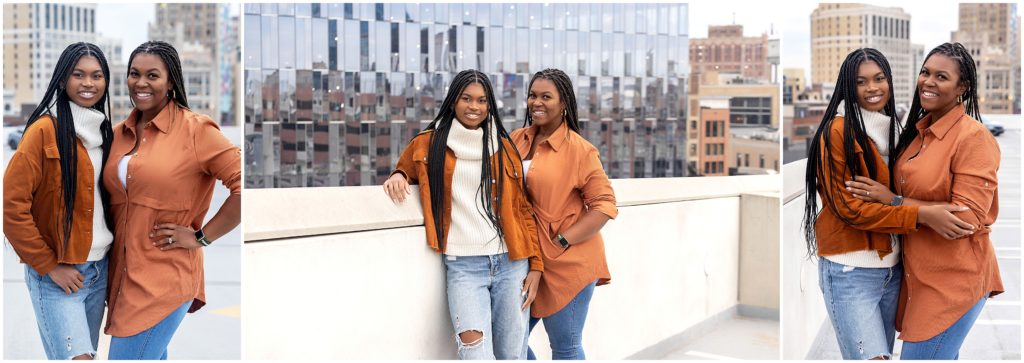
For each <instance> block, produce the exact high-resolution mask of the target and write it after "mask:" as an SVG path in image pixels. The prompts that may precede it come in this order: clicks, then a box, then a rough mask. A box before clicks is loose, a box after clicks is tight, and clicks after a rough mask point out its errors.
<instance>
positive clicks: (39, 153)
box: [4, 115, 97, 275]
mask: <svg viewBox="0 0 1024 363" xmlns="http://www.w3.org/2000/svg"><path fill="white" fill-rule="evenodd" d="M54 122H56V120H54V119H53V117H51V116H49V115H46V116H43V117H40V118H39V119H38V120H36V122H35V123H33V124H32V127H29V128H28V130H26V131H25V135H24V136H22V138H21V144H19V145H18V150H17V151H15V152H14V155H13V156H12V157H11V161H10V163H9V164H8V165H7V170H6V171H5V172H4V234H5V235H6V236H7V239H8V240H10V241H11V247H13V248H14V251H15V252H16V253H17V254H18V257H19V258H20V259H21V261H22V262H24V263H27V264H28V265H29V266H32V268H33V269H35V270H36V272H37V273H39V274H40V275H46V274H47V273H49V272H50V271H53V269H54V268H56V267H57V265H58V264H62V263H64V264H81V263H85V262H86V259H87V258H88V257H89V248H91V247H92V222H93V220H92V219H93V206H94V204H93V203H95V202H97V201H94V200H93V199H94V198H93V195H94V193H93V188H96V187H97V186H96V185H93V184H94V182H93V168H92V163H91V162H90V161H89V153H88V151H87V150H86V149H85V147H84V146H82V142H81V141H78V138H75V140H76V145H77V147H78V174H79V175H78V183H77V184H78V185H77V186H76V188H78V193H76V194H75V210H74V211H73V213H74V222H73V223H72V225H71V231H70V233H71V238H70V239H69V240H68V243H67V245H66V246H65V244H64V239H63V238H62V234H61V230H62V229H63V216H64V211H63V208H62V206H63V202H61V201H62V200H63V195H62V192H61V190H62V189H61V171H60V154H59V153H58V151H57V134H56V129H55V128H54V125H53V123H54Z"/></svg>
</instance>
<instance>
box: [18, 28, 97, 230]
mask: <svg viewBox="0 0 1024 363" xmlns="http://www.w3.org/2000/svg"><path fill="white" fill-rule="evenodd" d="M83 57H93V58H96V60H97V61H98V62H99V64H100V70H101V71H102V72H103V78H104V80H105V81H106V82H107V87H104V89H103V95H101V96H100V99H99V102H96V104H95V105H93V106H92V108H93V109H95V110H97V111H100V112H102V113H103V116H104V117H103V122H102V123H100V135H102V137H103V144H102V146H101V148H102V150H103V161H102V163H101V164H100V165H105V164H106V163H107V157H108V156H109V155H110V144H111V142H112V141H113V140H114V132H113V129H112V127H111V124H110V114H109V110H110V108H111V107H110V98H109V97H107V96H108V95H109V91H108V90H109V89H110V87H109V85H110V67H109V66H107V58H106V57H105V56H104V55H103V52H102V51H101V50H100V48H99V47H97V46H96V45H95V44H91V43H85V42H79V43H74V44H71V45H69V46H68V47H67V48H64V52H62V53H61V54H60V58H58V59H57V64H56V65H55V66H54V67H53V75H52V76H51V77H50V83H49V85H47V86H46V92H44V93H43V99H42V100H40V101H39V106H36V109H35V110H34V111H32V114H31V115H30V116H29V117H28V122H26V124H25V130H26V131H28V129H29V128H30V127H32V124H34V123H35V122H36V121H38V120H39V118H40V117H41V116H43V115H50V116H51V117H53V116H55V118H56V119H57V121H56V122H54V124H53V128H54V131H55V134H56V139H57V152H58V153H59V155H60V184H61V194H60V196H61V198H62V199H63V201H62V203H61V207H62V208H63V213H64V216H63V219H62V222H63V223H61V226H60V228H59V229H58V231H59V233H60V235H61V239H62V240H63V243H64V248H65V250H66V249H67V244H68V241H69V240H70V239H71V233H70V231H71V226H72V222H74V214H75V213H74V210H75V198H76V196H77V194H78V193H77V186H78V136H77V135H76V133H75V121H74V117H73V116H72V114H71V104H70V102H71V99H70V98H69V97H68V91H67V90H66V87H67V81H68V78H70V77H71V73H72V72H73V71H74V69H75V66H76V65H78V61H79V60H81V59H82V58H83ZM52 107H56V108H57V110H56V115H54V114H55V113H54V110H53V109H52ZM100 173H101V176H100V180H102V179H103V176H102V173H103V170H102V168H101V169H100ZM97 187H98V188H99V190H100V200H101V203H102V204H103V211H104V220H105V221H106V223H107V227H108V228H110V230H111V231H113V230H114V228H113V226H114V224H113V215H112V214H111V213H109V212H108V211H109V210H110V193H109V192H107V189H106V188H105V187H104V186H103V183H99V185H98V186H97Z"/></svg>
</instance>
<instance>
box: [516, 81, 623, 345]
mask: <svg viewBox="0 0 1024 363" xmlns="http://www.w3.org/2000/svg"><path fill="white" fill-rule="evenodd" d="M527 89H528V90H529V94H528V95H527V107H528V109H529V112H527V114H526V120H525V121H524V128H520V129H518V130H515V131H514V132H512V140H513V142H515V145H516V149H518V150H519V153H520V155H525V157H524V158H523V159H524V160H525V161H524V162H523V167H524V168H525V169H526V172H525V176H526V185H527V186H528V191H529V193H530V197H531V198H530V200H531V201H532V202H533V207H534V212H535V214H536V217H537V223H538V226H537V227H538V228H537V231H538V233H539V235H538V238H539V240H540V250H541V256H542V258H543V259H544V266H545V270H544V278H542V279H541V282H540V289H539V290H538V291H537V300H536V301H534V303H533V307H532V309H533V310H532V312H531V314H532V315H533V316H532V318H531V319H530V330H533V327H534V326H535V325H536V324H537V322H538V321H540V319H541V318H543V319H544V329H545V330H546V331H547V333H548V340H549V342H550V345H551V358H552V359H586V354H584V352H583V325H584V323H585V322H586V320H587V311H588V310H589V308H590V299H591V297H592V296H593V294H594V287H595V286H600V285H604V284H607V283H609V282H611V274H610V273H609V271H608V263H607V261H605V255H604V240H603V239H602V238H601V233H600V231H601V228H602V227H604V225H605V223H607V222H608V220H609V219H612V218H615V216H616V215H618V209H617V208H616V206H615V192H614V191H613V190H612V186H611V183H610V182H609V181H608V176H607V175H605V172H604V167H603V166H602V165H601V157H600V155H599V154H598V151H597V148H595V147H594V145H592V144H590V142H588V141H587V140H586V139H584V138H583V136H581V135H580V124H579V116H578V113H577V108H576V93H575V92H574V91H573V86H572V81H571V80H570V79H569V76H568V75H566V74H565V72H562V71H561V70H558V69H545V70H543V71H540V72H537V73H536V74H534V75H533V77H532V78H531V79H530V83H529V86H528V88H527ZM525 126H529V127H525ZM529 353H530V359H535V357H534V355H533V351H532V350H531V351H530V352H529Z"/></svg>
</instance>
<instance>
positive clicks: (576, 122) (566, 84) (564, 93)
mask: <svg viewBox="0 0 1024 363" xmlns="http://www.w3.org/2000/svg"><path fill="white" fill-rule="evenodd" d="M538 79H546V80H549V81H551V83H554V84H555V89H557V90H558V97H559V98H561V99H562V103H563V104H564V105H565V115H564V117H563V119H564V120H565V123H566V124H567V125H568V126H569V129H570V130H572V131H575V132H576V133H577V134H579V133H580V116H579V112H578V111H577V109H576V92H574V91H573V87H572V80H571V79H569V75H567V74H565V72H562V70H561V69H555V68H548V69H545V70H543V71H540V72H537V73H534V74H533V77H532V78H530V84H529V85H528V86H527V87H526V89H527V92H529V90H530V89H531V88H533V82H534V81H536V80H538ZM530 125H533V116H532V115H531V113H530V112H527V113H526V120H524V121H523V127H527V126H530Z"/></svg>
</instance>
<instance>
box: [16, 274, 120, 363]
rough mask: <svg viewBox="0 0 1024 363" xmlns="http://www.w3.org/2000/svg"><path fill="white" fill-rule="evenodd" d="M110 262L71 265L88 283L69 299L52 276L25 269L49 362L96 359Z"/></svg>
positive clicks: (29, 292)
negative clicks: (84, 355)
mask: <svg viewBox="0 0 1024 363" xmlns="http://www.w3.org/2000/svg"><path fill="white" fill-rule="evenodd" d="M108 259H109V257H104V258H103V259H102V260H99V261H91V262H86V263H83V264H78V265H72V266H74V267H75V268H76V269H78V272H79V273H81V274H82V276H83V277H84V278H85V281H84V282H83V283H82V288H81V289H79V290H78V291H76V292H73V293H71V294H70V295H69V294H67V293H65V292H64V289H63V288H61V287H60V286H57V284H56V283H54V282H53V280H52V279H50V276H48V275H40V274H38V273H36V270H35V269H33V268H32V267H31V266H29V265H25V284H26V285H28V295H29V297H30V298H32V309H33V310H35V313H36V324H37V325H38V326H39V336H40V337H42V339H43V349H45V350H46V358H47V359H50V360H65V359H71V358H74V357H77V356H80V355H83V354H88V355H91V356H93V357H96V347H97V344H98V343H99V338H100V323H101V322H102V321H103V310H104V308H105V303H106V300H107V260H108Z"/></svg>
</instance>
